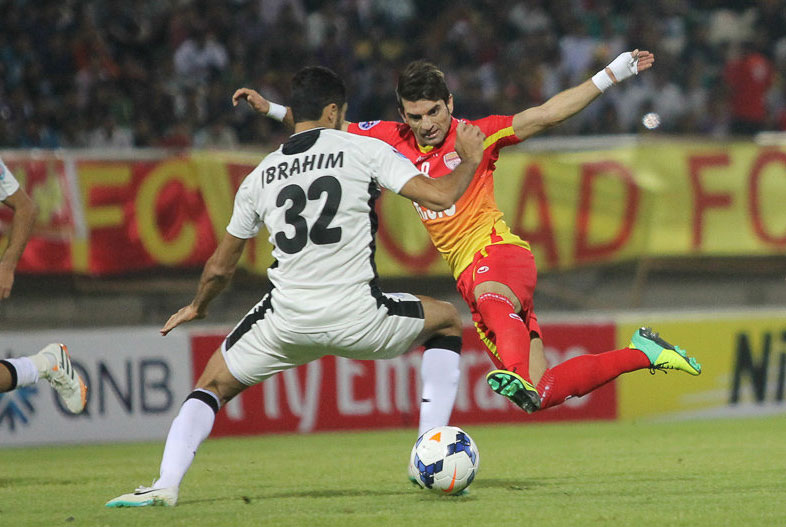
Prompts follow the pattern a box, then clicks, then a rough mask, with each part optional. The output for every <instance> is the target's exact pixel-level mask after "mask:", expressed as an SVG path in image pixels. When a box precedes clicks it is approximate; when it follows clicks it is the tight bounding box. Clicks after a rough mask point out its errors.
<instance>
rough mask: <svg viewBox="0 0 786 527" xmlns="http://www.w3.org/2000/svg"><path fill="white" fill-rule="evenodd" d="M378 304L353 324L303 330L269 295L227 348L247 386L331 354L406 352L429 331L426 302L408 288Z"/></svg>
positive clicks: (235, 374) (385, 355)
mask: <svg viewBox="0 0 786 527" xmlns="http://www.w3.org/2000/svg"><path fill="white" fill-rule="evenodd" d="M376 304H377V308H376V309H370V310H366V311H363V312H361V314H360V315H359V316H358V317H357V319H356V320H355V321H354V323H353V324H351V325H350V326H348V327H344V328H340V329H332V330H326V331H319V332H316V331H309V332H303V331H293V330H289V329H285V328H284V327H283V326H282V324H281V323H280V321H281V318H279V315H277V314H276V313H275V312H274V311H273V310H272V309H271V301H270V295H267V296H265V298H263V299H262V300H261V301H260V302H259V303H258V304H257V305H256V306H254V308H253V309H252V310H251V311H249V312H248V314H247V315H246V316H245V317H244V318H243V320H241V321H240V323H239V324H238V325H237V326H235V329H233V330H232V332H231V333H230V334H229V335H228V336H227V338H226V339H225V340H224V343H223V344H222V345H221V352H222V353H223V355H224V360H225V361H226V364H227V367H228V368H229V371H230V373H232V376H233V377H235V378H236V379H237V380H238V381H240V382H241V383H243V384H245V385H247V386H252V385H254V384H257V383H259V382H262V381H264V380H265V379H267V378H268V377H271V376H272V375H275V374H276V373H279V372H282V371H284V370H288V369H290V368H294V367H296V366H300V365H301V364H306V363H307V362H311V361H313V360H316V359H319V358H320V357H323V356H325V355H338V356H339V357H346V358H348V359H358V360H368V359H390V358H393V357H398V356H399V355H402V354H403V353H406V352H407V351H409V350H410V349H411V348H412V345H413V344H414V341H415V338H416V337H417V336H418V334H420V332H421V331H422V330H423V325H424V319H423V304H422V303H421V302H420V300H418V298H417V297H415V296H414V295H410V294H408V293H382V294H381V296H378V297H377V302H376Z"/></svg>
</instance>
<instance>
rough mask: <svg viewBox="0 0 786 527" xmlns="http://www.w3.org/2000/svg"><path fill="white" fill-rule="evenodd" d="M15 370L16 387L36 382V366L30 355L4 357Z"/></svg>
mask: <svg viewBox="0 0 786 527" xmlns="http://www.w3.org/2000/svg"><path fill="white" fill-rule="evenodd" d="M5 360H6V362H8V363H9V364H11V365H12V366H13V367H14V369H15V370H16V387H17V388H19V387H20V386H28V385H30V384H35V383H37V382H38V368H36V365H35V363H34V362H33V361H32V360H31V358H30V357H16V358H13V359H5Z"/></svg>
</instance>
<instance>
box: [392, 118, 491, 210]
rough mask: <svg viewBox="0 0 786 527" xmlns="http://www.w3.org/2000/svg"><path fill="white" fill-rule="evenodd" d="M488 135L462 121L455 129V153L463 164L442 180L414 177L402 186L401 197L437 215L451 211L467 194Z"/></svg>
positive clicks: (421, 176) (420, 176)
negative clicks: (463, 195) (449, 209)
mask: <svg viewBox="0 0 786 527" xmlns="http://www.w3.org/2000/svg"><path fill="white" fill-rule="evenodd" d="M485 138H486V136H484V135H483V132H481V131H480V128H478V127H477V126H474V125H471V124H468V123H465V122H459V124H458V127H457V128H456V153H458V155H459V157H461V164H459V166H457V167H456V168H455V169H454V170H453V172H451V173H450V174H448V175H446V176H442V177H440V178H429V177H426V176H424V175H422V174H421V175H419V176H415V177H414V178H412V179H410V180H409V181H407V183H406V184H405V185H404V186H403V187H401V190H400V191H399V194H400V195H401V196H404V197H405V198H407V199H410V200H412V201H416V202H417V203H418V204H420V205H423V206H424V207H426V208H428V209H431V210H433V211H435V212H439V211H441V210H445V209H447V208H450V207H451V206H452V205H453V204H454V203H455V202H456V201H458V199H459V198H460V197H461V196H462V194H464V192H465V191H466V190H467V187H469V184H470V182H471V181H472V176H473V175H474V174H475V171H476V170H477V169H478V165H480V161H481V160H482V158H483V140H484V139H485Z"/></svg>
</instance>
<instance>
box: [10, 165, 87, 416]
mask: <svg viewBox="0 0 786 527" xmlns="http://www.w3.org/2000/svg"><path fill="white" fill-rule="evenodd" d="M0 201H2V202H3V203H4V204H5V205H7V206H8V207H10V208H11V209H13V211H14V216H13V219H12V220H11V229H10V234H9V236H8V246H7V247H6V249H5V251H4V252H3V254H2V256H0V300H5V299H6V298H8V297H9V296H10V295H11V288H12V287H13V285H14V272H15V271H16V265H17V263H19V259H20V258H21V257H22V253H23V252H24V250H25V246H26V245H27V240H28V239H29V238H30V233H31V232H32V231H33V224H34V223H35V218H36V214H37V213H38V208H37V207H36V205H35V203H34V202H33V200H31V199H30V196H28V195H27V192H25V191H24V189H23V188H22V187H21V186H19V182H18V181H17V180H16V178H15V177H14V175H13V174H12V173H11V171H10V170H8V167H6V166H5V163H3V160H2V159H0ZM39 378H43V379H46V380H47V381H49V384H51V385H52V387H53V388H54V389H55V390H56V391H57V393H58V394H59V395H60V397H61V398H62V399H63V402H64V403H65V405H66V408H68V409H69V410H70V411H71V412H74V413H79V412H81V411H82V409H84V407H85V401H86V400H87V387H86V386H85V383H84V382H82V379H81V378H80V377H79V374H78V373H76V371H75V370H74V368H73V367H72V366H71V359H70V357H69V356H68V350H67V349H66V347H65V346H64V345H63V344H49V345H48V346H46V347H45V348H44V349H42V350H41V351H39V352H38V353H36V354H35V355H31V356H29V357H17V358H8V359H4V360H0V393H3V392H10V391H11V390H15V389H16V388H19V387H22V386H28V385H31V384H35V383H36V382H38V379H39Z"/></svg>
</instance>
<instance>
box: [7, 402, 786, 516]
mask: <svg viewBox="0 0 786 527" xmlns="http://www.w3.org/2000/svg"><path fill="white" fill-rule="evenodd" d="M467 431H468V432H469V433H470V435H471V436H472V437H473V438H474V439H475V441H476V442H477V444H478V446H479V450H480V457H481V459H480V467H481V469H480V473H479V475H478V477H477V478H476V479H475V482H474V483H473V484H472V486H471V487H470V493H469V494H468V495H466V496H460V497H442V496H437V495H434V494H431V493H429V492H427V491H423V490H419V489H417V488H415V487H414V486H412V485H411V484H410V483H409V482H408V481H407V477H406V461H407V459H408V456H409V449H410V448H411V445H412V443H414V439H415V438H414V437H413V432H412V431H411V430H396V431H383V432H362V433H331V434H315V435H307V436H300V435H286V436H266V437H249V438H239V439H235V438H233V439H215V440H212V439H211V440H208V441H207V442H205V443H204V444H203V445H202V448H201V449H200V451H199V453H198V455H197V458H196V460H195V462H194V465H193V466H192V468H191V470H190V472H189V473H188V475H187V476H186V478H185V480H184V482H183V485H182V487H181V493H180V501H179V503H178V506H177V507H175V508H163V507H154V508H141V509H108V508H105V507H104V503H105V502H106V501H107V500H108V499H110V498H113V497H115V496H117V495H119V494H122V493H125V492H130V491H132V490H133V489H134V487H136V486H137V485H139V484H150V482H151V480H152V479H153V477H154V476H155V475H156V473H157V470H158V463H159V460H160V456H161V452H162V450H163V445H162V444H161V443H136V444H113V445H87V446H68V447H46V448H25V449H18V448H12V449H5V450H0V525H9V526H10V525H14V526H33V525H41V526H57V525H65V526H91V527H94V526H104V525H106V526H112V527H115V526H126V525H129V526H135V525H140V526H141V525H145V526H147V525H166V526H167V527H174V526H180V525H183V526H189V527H195V526H200V527H201V526H210V525H216V526H222V527H225V526H241V525H275V526H276V527H283V526H289V525H292V526H305V525H308V526H322V525H325V526H328V525H340V526H342V527H346V526H347V525H349V524H350V522H351V524H356V525H373V526H375V527H376V526H383V525H391V526H393V525H395V526H403V525H457V524H463V525H479V526H484V525H494V526H499V525H532V526H538V527H542V526H552V525H554V526H570V525H580V526H595V525H598V526H600V525H603V526H605V525H614V526H622V525H635V526H648V525H653V526H655V525H657V526H659V527H662V526H664V525H668V526H676V525H685V526H691V527H701V526H713V527H715V526H720V525H729V526H739V525H746V526H758V525H761V526H769V525H781V524H782V522H783V520H784V518H786V500H783V499H782V498H783V489H784V486H785V485H784V484H786V470H784V469H785V468H786V466H784V465H786V461H784V460H785V459H786V442H784V440H783V437H785V436H786V417H780V416H778V417H769V418H755V419H754V418H750V419H740V420H712V421H709V420H708V421H695V422H677V423H582V424H558V425H554V424H552V425H519V426H477V427H467ZM459 522H460V523H459Z"/></svg>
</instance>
